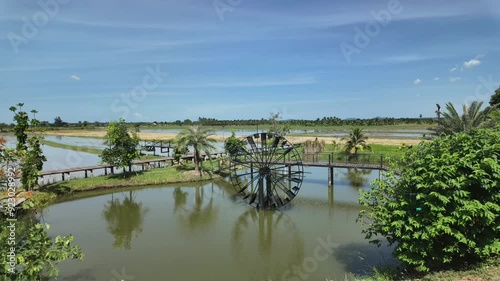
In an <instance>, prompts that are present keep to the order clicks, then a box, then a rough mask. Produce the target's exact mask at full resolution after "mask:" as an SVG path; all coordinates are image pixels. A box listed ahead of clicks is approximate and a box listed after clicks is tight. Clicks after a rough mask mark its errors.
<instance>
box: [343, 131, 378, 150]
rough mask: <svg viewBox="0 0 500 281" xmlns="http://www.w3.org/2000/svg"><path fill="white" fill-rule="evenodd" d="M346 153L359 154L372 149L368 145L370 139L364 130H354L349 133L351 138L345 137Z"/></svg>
mask: <svg viewBox="0 0 500 281" xmlns="http://www.w3.org/2000/svg"><path fill="white" fill-rule="evenodd" d="M342 140H343V141H345V142H346V143H345V144H344V148H345V151H346V152H347V153H350V154H357V153H358V151H360V150H361V151H362V150H365V149H367V150H369V151H371V150H372V148H371V147H370V146H369V145H368V144H367V143H366V141H367V140H368V137H367V136H366V135H365V134H364V132H363V129H361V128H353V129H352V131H351V132H350V133H349V137H343V138H342Z"/></svg>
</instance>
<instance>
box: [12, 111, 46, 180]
mask: <svg viewBox="0 0 500 281" xmlns="http://www.w3.org/2000/svg"><path fill="white" fill-rule="evenodd" d="M23 105H24V104H23V103H19V104H17V108H16V107H15V106H12V107H10V110H11V111H12V112H14V113H15V115H14V121H16V125H15V126H14V133H15V135H16V137H17V145H16V154H17V157H18V159H19V160H20V166H21V184H22V185H23V187H24V188H25V189H27V190H32V189H33V188H34V187H35V186H36V185H37V183H38V178H39V176H40V173H41V171H42V168H43V162H45V161H47V158H46V157H45V156H44V155H43V152H42V148H41V144H40V142H41V141H42V140H43V137H42V136H41V135H37V134H35V133H36V131H35V129H36V127H37V126H38V125H39V121H38V120H36V119H34V118H33V119H31V120H30V118H29V117H28V113H26V112H25V111H22V106H23ZM31 112H32V113H33V116H34V115H35V113H37V112H38V111H36V110H32V111H31ZM28 133H31V134H32V135H31V136H29V137H28Z"/></svg>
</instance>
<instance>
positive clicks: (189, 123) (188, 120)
mask: <svg viewBox="0 0 500 281" xmlns="http://www.w3.org/2000/svg"><path fill="white" fill-rule="evenodd" d="M182 124H183V125H191V124H193V121H191V120H190V119H185V120H184V122H182Z"/></svg>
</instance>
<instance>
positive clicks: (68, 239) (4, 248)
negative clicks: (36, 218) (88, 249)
mask: <svg viewBox="0 0 500 281" xmlns="http://www.w3.org/2000/svg"><path fill="white" fill-rule="evenodd" d="M9 225H11V223H10V222H7V221H4V220H3V219H2V220H1V221H0V226H1V229H2V231H1V232H0V237H1V239H0V241H2V243H1V244H0V255H1V256H2V257H7V256H8V255H12V256H13V255H14V254H15V257H13V259H14V260H15V262H13V263H12V264H10V261H11V260H10V257H9V260H8V262H2V266H1V267H0V279H1V280H19V281H20V280H23V281H33V280H47V279H48V277H54V276H57V275H58V274H59V270H58V268H57V264H58V263H59V262H61V261H64V260H66V259H82V258H83V254H82V252H81V250H80V248H79V247H78V246H75V245H73V244H72V243H73V239H74V238H73V236H72V235H68V236H65V237H61V236H57V237H56V238H55V240H52V239H51V238H50V237H49V236H48V235H47V231H46V229H47V230H48V229H49V225H48V224H46V225H45V227H44V225H42V224H40V223H36V224H32V223H30V222H26V221H23V222H21V221H18V222H16V223H15V230H16V237H15V238H16V239H15V240H8V239H7V237H9V236H10V233H11V232H10V229H8V228H7V226H9ZM21 230H22V232H21ZM8 241H9V242H10V241H15V243H12V245H11V243H8ZM11 253H14V254H11ZM2 259H3V258H2ZM14 264H15V265H16V266H15V270H14V272H12V270H11V265H14Z"/></svg>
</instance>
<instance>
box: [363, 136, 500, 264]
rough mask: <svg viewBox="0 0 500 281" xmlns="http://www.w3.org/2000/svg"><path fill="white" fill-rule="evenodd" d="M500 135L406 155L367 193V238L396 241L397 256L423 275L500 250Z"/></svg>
mask: <svg viewBox="0 0 500 281" xmlns="http://www.w3.org/2000/svg"><path fill="white" fill-rule="evenodd" d="M499 143H500V132H498V131H493V130H486V129H483V130H479V131H474V132H471V133H469V134H466V133H459V134H455V135H450V136H447V137H444V138H438V139H435V140H433V141H432V142H428V143H421V144H419V146H418V147H417V148H416V149H411V150H410V149H408V150H405V152H404V153H403V159H402V161H401V162H399V163H405V165H404V166H402V167H401V166H400V167H398V173H396V172H394V171H392V172H388V173H387V174H386V175H385V177H384V178H383V179H382V180H375V182H374V186H373V188H372V189H371V190H370V191H368V192H366V193H363V195H362V197H361V199H360V203H361V205H362V206H364V207H367V209H365V210H363V211H361V213H360V217H359V220H361V221H362V222H363V224H364V225H365V226H366V229H364V233H365V234H366V238H367V239H371V242H373V243H378V244H379V245H380V243H381V240H380V236H378V235H381V236H384V237H385V238H386V239H387V241H388V242H389V244H396V248H395V250H394V255H395V257H397V258H398V259H399V260H400V261H402V262H403V263H404V264H406V265H407V266H409V267H412V268H415V269H417V270H419V271H429V270H431V269H436V268H442V267H446V266H452V265H454V266H457V265H460V264H464V263H467V262H474V261H479V260H485V259H488V258H489V257H492V256H495V255H498V254H499V253H500V164H499V158H500V145H499Z"/></svg>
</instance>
